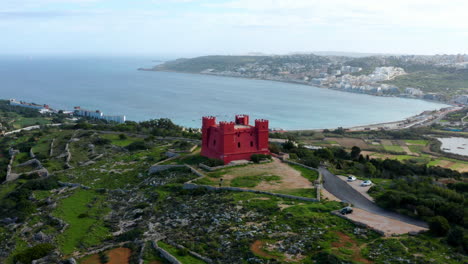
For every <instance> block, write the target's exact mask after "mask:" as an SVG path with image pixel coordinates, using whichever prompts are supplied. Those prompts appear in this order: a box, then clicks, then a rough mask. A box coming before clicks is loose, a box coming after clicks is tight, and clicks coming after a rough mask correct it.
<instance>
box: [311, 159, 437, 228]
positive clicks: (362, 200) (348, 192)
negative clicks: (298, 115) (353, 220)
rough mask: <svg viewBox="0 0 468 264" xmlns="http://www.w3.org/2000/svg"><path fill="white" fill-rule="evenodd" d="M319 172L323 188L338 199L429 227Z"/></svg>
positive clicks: (321, 170)
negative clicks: (378, 203) (382, 205)
mask: <svg viewBox="0 0 468 264" xmlns="http://www.w3.org/2000/svg"><path fill="white" fill-rule="evenodd" d="M319 171H320V173H322V176H323V181H324V182H323V187H324V188H325V190H327V191H328V192H329V193H331V194H333V195H334V196H336V197H337V198H338V199H340V200H342V201H346V202H348V203H351V204H353V206H354V207H357V208H360V209H363V210H365V211H368V212H371V213H374V214H378V215H381V216H385V217H388V218H392V219H395V220H399V221H402V222H405V223H407V224H412V225H416V226H420V227H425V228H427V227H428V225H427V223H425V222H424V221H421V220H417V219H414V218H411V217H409V216H406V215H402V214H398V213H395V212H392V211H389V210H386V209H383V208H381V207H379V206H377V205H376V204H375V203H373V202H372V201H370V200H369V199H367V198H366V197H364V196H363V195H362V194H361V193H359V192H358V191H356V190H355V189H353V187H351V186H349V184H348V183H346V182H345V181H343V180H341V179H340V178H338V176H336V175H334V174H333V173H331V172H330V171H328V170H327V169H326V168H323V167H321V168H319Z"/></svg>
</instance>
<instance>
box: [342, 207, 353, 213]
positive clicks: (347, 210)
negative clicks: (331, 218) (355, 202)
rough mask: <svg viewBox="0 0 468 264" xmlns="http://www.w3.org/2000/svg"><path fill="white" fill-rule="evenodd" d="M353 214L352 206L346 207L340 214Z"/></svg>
mask: <svg viewBox="0 0 468 264" xmlns="http://www.w3.org/2000/svg"><path fill="white" fill-rule="evenodd" d="M352 212H353V208H351V207H350V206H346V207H344V208H342V209H341V210H340V213H341V214H342V215H347V214H351V213H352Z"/></svg>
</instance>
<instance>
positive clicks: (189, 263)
mask: <svg viewBox="0 0 468 264" xmlns="http://www.w3.org/2000/svg"><path fill="white" fill-rule="evenodd" d="M158 246H159V247H161V248H162V249H164V250H166V251H167V252H169V253H170V254H171V255H172V256H174V257H175V258H177V260H179V261H180V262H182V263H183V264H205V262H204V261H201V260H199V259H197V258H195V257H192V256H191V255H188V254H187V253H186V252H183V251H182V250H179V249H177V248H175V247H173V246H171V245H169V244H166V243H164V242H162V241H158Z"/></svg>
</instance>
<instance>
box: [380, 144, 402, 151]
mask: <svg viewBox="0 0 468 264" xmlns="http://www.w3.org/2000/svg"><path fill="white" fill-rule="evenodd" d="M383 147H384V149H385V150H386V151H393V152H405V151H404V150H403V148H402V147H400V146H389V145H383Z"/></svg>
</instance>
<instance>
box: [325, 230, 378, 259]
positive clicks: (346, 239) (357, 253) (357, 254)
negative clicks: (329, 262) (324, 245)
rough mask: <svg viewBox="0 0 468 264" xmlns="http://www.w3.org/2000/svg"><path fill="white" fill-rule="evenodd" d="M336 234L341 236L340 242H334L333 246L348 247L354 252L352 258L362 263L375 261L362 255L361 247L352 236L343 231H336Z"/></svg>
mask: <svg viewBox="0 0 468 264" xmlns="http://www.w3.org/2000/svg"><path fill="white" fill-rule="evenodd" d="M336 234H337V235H338V236H339V237H340V240H339V241H338V242H333V243H332V246H333V247H335V248H337V249H339V248H347V249H349V250H351V251H352V252H353V255H352V260H353V261H358V262H360V263H374V262H372V261H370V260H368V259H366V258H364V257H363V256H362V255H361V249H360V247H359V246H358V244H357V242H356V241H355V240H353V239H352V238H351V237H350V236H348V235H346V234H344V233H342V232H336Z"/></svg>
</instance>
